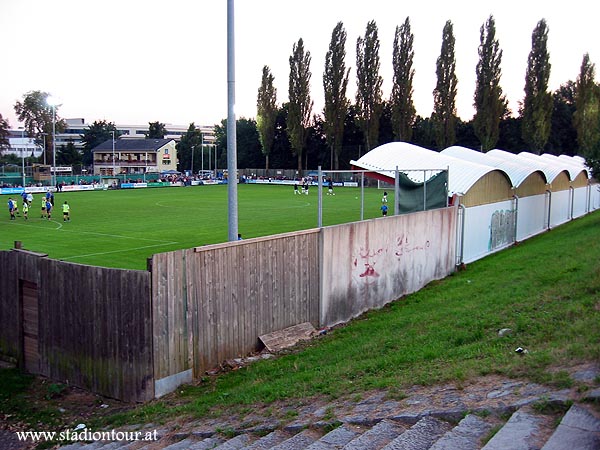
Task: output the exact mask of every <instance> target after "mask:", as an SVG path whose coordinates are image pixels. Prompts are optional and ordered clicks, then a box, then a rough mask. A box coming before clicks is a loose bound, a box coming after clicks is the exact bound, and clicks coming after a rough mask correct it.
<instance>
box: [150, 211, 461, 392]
mask: <svg viewBox="0 0 600 450" xmlns="http://www.w3.org/2000/svg"><path fill="white" fill-rule="evenodd" d="M456 217H457V214H456V207H451V208H441V209H436V210H430V211H424V212H419V213H414V214H406V215H401V216H393V217H387V218H378V219H371V220H367V221H363V222H355V223H350V224H343V225H336V226H331V227H325V228H321V229H314V230H306V231H301V232H295V233H286V234H280V235H276V236H269V237H264V238H254V239H248V240H244V241H237V242H228V243H224V244H216V245H207V246H203V247H197V248H195V249H187V250H177V251H173V252H167V253H160V254H156V255H154V256H153V257H152V263H151V271H152V308H153V314H152V317H153V336H154V342H153V345H154V376H155V394H156V396H157V397H158V396H160V395H163V394H165V393H167V392H169V391H171V390H173V389H175V388H176V386H177V384H179V383H182V382H189V381H192V379H194V378H197V377H200V376H202V375H203V374H204V373H205V372H206V371H207V370H209V369H213V368H215V367H218V366H219V365H220V364H221V363H222V362H223V361H225V360H227V359H230V358H236V357H239V356H241V355H246V354H248V353H251V352H253V351H256V350H257V349H258V348H259V346H260V344H259V340H258V336H261V335H264V334H267V333H271V332H273V331H277V330H281V329H283V328H287V327H289V326H292V325H297V324H299V323H303V322H310V323H311V324H312V325H313V326H314V327H315V328H323V327H329V326H332V325H335V324H337V323H340V322H345V321H348V320H350V319H351V318H353V317H356V316H358V315H360V314H361V313H363V312H364V311H367V310H369V309H373V308H380V307H382V306H384V305H385V304H387V303H389V302H391V301H393V300H396V299H397V298H399V297H401V296H403V295H405V294H408V293H411V292H414V291H417V290H418V289H420V288H422V287H423V286H425V285H426V284H427V283H429V282H430V281H432V280H435V279H441V278H444V277H446V276H447V275H449V274H450V273H452V272H453V271H454V269H455V247H456V246H455V239H456ZM390 237H391V238H390Z"/></svg>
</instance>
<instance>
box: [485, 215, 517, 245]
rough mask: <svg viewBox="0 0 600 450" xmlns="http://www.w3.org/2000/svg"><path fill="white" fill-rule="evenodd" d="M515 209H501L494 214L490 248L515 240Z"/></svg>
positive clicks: (491, 223) (491, 224) (491, 222)
mask: <svg viewBox="0 0 600 450" xmlns="http://www.w3.org/2000/svg"><path fill="white" fill-rule="evenodd" d="M515 215H516V211H515V210H499V211H495V212H494V213H493V214H492V218H491V221H490V240H489V244H488V250H490V251H491V250H495V249H497V248H501V247H504V246H506V245H507V244H512V243H513V242H514V241H515Z"/></svg>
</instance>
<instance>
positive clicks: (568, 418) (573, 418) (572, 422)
mask: <svg viewBox="0 0 600 450" xmlns="http://www.w3.org/2000/svg"><path fill="white" fill-rule="evenodd" d="M599 448H600V418H598V415H597V414H595V413H594V412H593V411H592V409H591V408H588V407H585V406H582V405H573V406H571V407H570V408H569V410H568V411H567V413H566V414H565V415H564V417H563V418H562V420H561V422H560V424H559V425H558V427H557V428H556V430H555V431H554V433H553V434H552V436H550V439H548V442H546V444H545V445H544V446H543V447H542V450H564V449H573V450H575V449H576V450H598V449H599Z"/></svg>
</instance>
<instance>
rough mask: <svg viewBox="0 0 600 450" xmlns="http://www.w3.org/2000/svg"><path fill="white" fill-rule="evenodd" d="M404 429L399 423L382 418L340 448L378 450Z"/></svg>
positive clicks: (345, 449) (346, 449)
mask: <svg viewBox="0 0 600 450" xmlns="http://www.w3.org/2000/svg"><path fill="white" fill-rule="evenodd" d="M404 431H406V428H404V427H403V426H402V425H400V424H399V423H396V422H392V421H391V420H387V419H384V420H382V421H381V422H379V423H378V424H377V425H375V426H374V427H373V428H371V429H370V430H367V431H365V432H364V433H363V434H362V435H360V436H358V437H357V438H356V439H353V440H352V441H350V442H349V443H348V444H346V445H345V446H344V447H342V448H343V449H344V450H379V449H380V448H383V447H385V446H386V445H387V444H388V443H390V442H391V441H393V440H394V439H396V438H397V437H398V436H400V435H401V434H402V433H404Z"/></svg>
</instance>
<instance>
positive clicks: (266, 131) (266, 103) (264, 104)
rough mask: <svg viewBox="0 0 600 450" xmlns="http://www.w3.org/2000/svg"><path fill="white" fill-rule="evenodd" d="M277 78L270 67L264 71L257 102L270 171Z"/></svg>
mask: <svg viewBox="0 0 600 450" xmlns="http://www.w3.org/2000/svg"><path fill="white" fill-rule="evenodd" d="M274 80H275V78H274V77H273V75H272V74H271V69H269V66H264V67H263V70H262V81H261V84H260V88H258V98H257V100H256V128H257V130H258V137H259V140H260V145H261V147H262V154H263V155H265V169H267V170H269V155H270V154H271V151H272V150H273V143H274V142H275V122H276V121H277V89H275V86H274V85H273V81H274Z"/></svg>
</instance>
